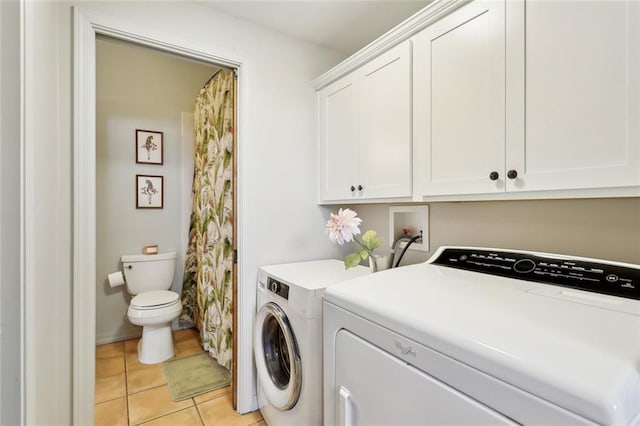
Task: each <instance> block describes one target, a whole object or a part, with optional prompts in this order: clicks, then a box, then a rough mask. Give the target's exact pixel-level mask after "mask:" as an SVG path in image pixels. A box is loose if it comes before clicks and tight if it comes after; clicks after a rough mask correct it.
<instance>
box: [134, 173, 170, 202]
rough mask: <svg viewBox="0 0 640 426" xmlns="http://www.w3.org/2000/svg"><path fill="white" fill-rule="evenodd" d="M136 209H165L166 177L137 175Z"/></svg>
mask: <svg viewBox="0 0 640 426" xmlns="http://www.w3.org/2000/svg"><path fill="white" fill-rule="evenodd" d="M136 208H137V209H163V208H164V176H156V175H136Z"/></svg>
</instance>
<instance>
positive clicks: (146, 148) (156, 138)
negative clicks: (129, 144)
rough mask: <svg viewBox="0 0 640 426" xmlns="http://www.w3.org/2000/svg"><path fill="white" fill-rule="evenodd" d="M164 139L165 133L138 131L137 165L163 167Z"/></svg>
mask: <svg viewBox="0 0 640 426" xmlns="http://www.w3.org/2000/svg"><path fill="white" fill-rule="evenodd" d="M163 139H164V133H163V132H158V131H155V130H143V129H136V163H138V164H157V165H162V164H163V162H164V149H163V146H162V143H163Z"/></svg>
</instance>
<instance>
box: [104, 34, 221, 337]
mask: <svg viewBox="0 0 640 426" xmlns="http://www.w3.org/2000/svg"><path fill="white" fill-rule="evenodd" d="M96 46H97V50H96V66H97V69H96V96H97V104H96V107H97V109H96V136H97V139H96V142H97V144H96V178H97V179H96V195H97V196H96V200H97V206H96V207H97V209H96V211H97V217H96V219H97V220H96V284H97V289H96V342H97V343H99V344H102V343H108V342H113V341H118V340H123V339H127V338H130V337H134V336H138V335H140V332H141V328H140V327H137V326H134V325H132V324H130V323H129V321H127V319H126V318H125V316H126V313H127V308H128V306H129V300H130V297H129V295H128V293H127V291H126V289H125V287H116V288H114V289H112V288H110V287H109V286H108V284H107V279H106V278H107V274H108V273H110V272H114V271H117V270H122V265H121V264H120V256H121V255H122V254H132V253H140V252H141V250H142V246H143V245H145V244H148V243H156V244H158V246H159V250H160V251H161V252H167V251H175V252H177V259H176V274H175V278H174V281H173V286H172V290H174V291H177V292H180V290H181V288H182V271H183V265H184V253H182V250H181V247H182V245H183V240H186V238H187V234H186V232H184V230H183V229H182V227H181V223H182V221H183V217H182V214H183V210H184V206H183V205H182V204H183V203H182V198H183V192H185V191H190V188H189V187H188V185H187V187H183V185H182V183H181V179H182V175H183V172H182V168H181V151H182V149H181V147H182V141H181V113H182V112H193V109H194V103H195V99H196V96H197V95H198V92H199V90H200V88H201V87H202V86H203V85H204V83H206V81H207V80H208V79H209V77H211V75H212V74H213V73H214V72H215V70H216V69H217V68H215V67H213V66H209V65H205V64H200V63H196V62H193V61H187V60H185V59H182V58H179V57H176V56H170V55H167V54H164V53H161V52H158V51H155V50H152V49H149V48H145V47H141V46H137V45H134V44H130V43H125V42H122V41H118V40H113V39H108V38H101V39H98V40H97V42H96ZM136 129H147V130H157V131H161V132H164V138H163V149H164V161H163V164H162V165H149V164H136V157H135V150H134V146H135V144H134V135H135V130H136ZM189 142H192V141H189ZM136 174H149V175H161V176H164V208H163V209H161V210H155V209H154V210H151V209H136V204H135V203H136V197H135V195H136V194H135V188H134V184H135V176H136ZM183 234H184V235H183Z"/></svg>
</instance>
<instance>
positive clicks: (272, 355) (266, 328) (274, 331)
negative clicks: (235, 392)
mask: <svg viewBox="0 0 640 426" xmlns="http://www.w3.org/2000/svg"><path fill="white" fill-rule="evenodd" d="M253 348H254V352H255V354H254V355H255V358H256V370H257V372H258V380H259V386H261V387H262V389H263V390H264V393H265V394H266V396H267V399H268V400H269V403H270V404H271V405H272V406H273V407H274V408H277V409H278V410H281V411H285V410H290V409H291V408H293V406H294V405H296V402H298V397H299V396H300V388H301V386H302V363H301V361H300V352H299V350H298V343H297V341H296V337H295V335H294V334H293V330H292V329H291V325H290V323H289V320H288V319H287V315H286V314H285V313H284V311H283V310H282V308H280V306H278V305H276V304H275V303H273V302H269V303H266V304H264V305H263V306H262V308H260V310H259V311H258V315H257V317H256V324H255V334H254V336H253Z"/></svg>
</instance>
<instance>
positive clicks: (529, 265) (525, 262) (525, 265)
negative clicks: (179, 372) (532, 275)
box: [513, 259, 536, 274]
mask: <svg viewBox="0 0 640 426" xmlns="http://www.w3.org/2000/svg"><path fill="white" fill-rule="evenodd" d="M534 269H536V262H534V261H533V260H531V259H520V260H518V261H517V262H516V263H514V264H513V270H514V271H516V272H519V273H521V274H527V273H529V272H531V271H533V270H534Z"/></svg>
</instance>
